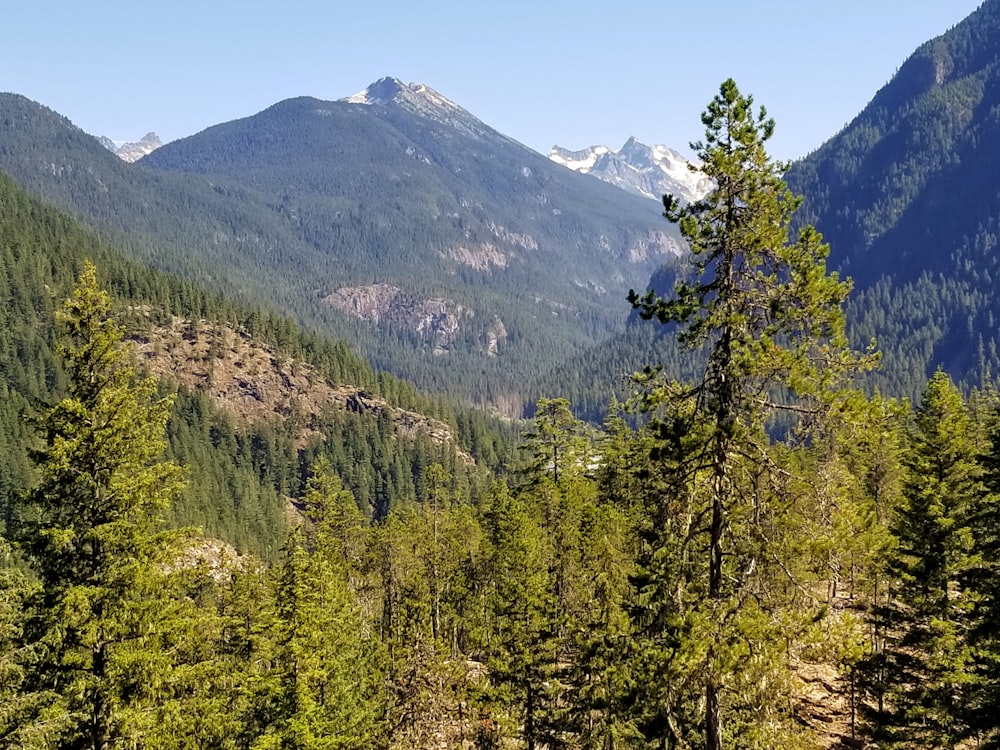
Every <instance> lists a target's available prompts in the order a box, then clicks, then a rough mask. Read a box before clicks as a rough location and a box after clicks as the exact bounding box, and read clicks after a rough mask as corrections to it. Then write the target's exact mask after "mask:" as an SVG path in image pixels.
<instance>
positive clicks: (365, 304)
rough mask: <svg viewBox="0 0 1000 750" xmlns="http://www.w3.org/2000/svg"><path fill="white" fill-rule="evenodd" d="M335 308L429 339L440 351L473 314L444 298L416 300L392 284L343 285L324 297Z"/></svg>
mask: <svg viewBox="0 0 1000 750" xmlns="http://www.w3.org/2000/svg"><path fill="white" fill-rule="evenodd" d="M324 301H325V302H326V303H327V304H328V305H330V307H332V308H334V309H335V310H339V311H340V312H342V313H345V314H347V315H352V316H354V317H356V318H361V320H365V321H368V322H369V323H374V324H375V325H388V326H390V327H394V328H399V329H402V330H405V331H408V332H410V333H413V334H416V335H417V336H420V337H421V338H424V339H426V340H427V341H429V342H430V343H431V344H432V345H433V347H434V351H435V352H436V353H438V354H444V353H446V352H447V351H448V350H449V349H450V347H451V346H452V344H454V342H455V340H456V338H457V337H458V333H459V330H460V329H461V325H462V322H463V320H465V319H466V318H470V317H472V316H473V315H474V313H473V311H472V310H469V309H467V308H465V307H463V306H462V305H460V304H458V303H457V302H453V301H451V300H447V299H442V298H430V299H417V298H415V297H412V296H411V295H409V294H407V293H406V292H404V291H403V290H402V289H400V288H399V287H395V286H391V285H389V284H371V285H369V286H353V287H341V288H340V289H337V290H336V291H334V292H333V293H332V294H330V295H328V296H327V297H325V298H324Z"/></svg>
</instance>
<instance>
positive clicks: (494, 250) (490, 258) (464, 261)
mask: <svg viewBox="0 0 1000 750" xmlns="http://www.w3.org/2000/svg"><path fill="white" fill-rule="evenodd" d="M442 254H443V255H444V257H446V258H449V259H450V260H453V261H455V262H456V263H459V264H461V265H463V266H469V267H470V268H474V269H476V270H477V271H489V270H491V269H493V268H497V269H504V268H506V267H507V256H506V255H504V254H503V252H501V250H500V248H498V247H497V246H496V245H494V244H493V243H491V242H481V243H479V244H478V245H469V246H466V245H460V246H458V247H453V248H451V249H450V250H448V252H446V253H442Z"/></svg>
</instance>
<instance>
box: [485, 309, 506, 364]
mask: <svg viewBox="0 0 1000 750" xmlns="http://www.w3.org/2000/svg"><path fill="white" fill-rule="evenodd" d="M505 343H507V326H505V325H504V324H503V321H502V320H500V318H497V319H496V321H494V323H493V325H492V326H490V330H489V331H488V332H487V334H486V352H487V354H490V355H493V356H496V355H497V354H499V353H500V350H501V348H502V347H503V345H504V344H505Z"/></svg>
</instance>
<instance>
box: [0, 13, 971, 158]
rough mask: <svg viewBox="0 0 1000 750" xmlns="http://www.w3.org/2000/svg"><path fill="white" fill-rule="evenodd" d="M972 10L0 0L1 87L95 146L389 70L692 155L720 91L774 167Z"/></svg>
mask: <svg viewBox="0 0 1000 750" xmlns="http://www.w3.org/2000/svg"><path fill="white" fill-rule="evenodd" d="M980 2H981V0H739V1H737V0H716V1H715V2H711V1H709V0H706V1H705V2H690V0H687V1H684V2H682V1H681V0H658V1H657V2H646V1H645V0H643V1H636V2H630V1H629V0H619V2H615V3H611V2H603V1H601V2H596V1H595V2H588V0H576V1H575V2H570V1H569V0H532V1H530V2H529V1H526V0H504V1H503V2H495V1H493V0H490V1H488V2H487V1H485V0H462V1H461V2H453V1H452V0H437V1H436V2H423V3H421V2H418V1H417V0H411V1H410V2H399V1H397V0H349V1H348V0H328V1H327V2H322V1H321V0H282V2H280V3H278V2H274V1H272V2H259V1H258V0H242V1H241V2H231V1H229V0H170V2H159V3H152V2H134V1H133V2H127V3H126V2H121V1H120V0H93V1H92V2H89V3H84V2H79V1H78V0H33V1H31V2H27V1H25V0H0V18H2V28H3V31H2V34H3V44H2V45H0V90H4V91H14V92H17V93H20V94H24V95H26V96H28V97H30V98H32V99H35V100H37V101H39V102H41V103H42V104H45V105H46V106H48V107H51V108H52V109H54V110H56V111H57V112H59V113H61V114H63V115H66V116H67V117H69V118H70V119H71V120H73V122H75V123H76V124H77V125H79V126H80V127H81V128H83V129H84V130H86V131H87V132H89V133H92V134H94V135H107V136H109V137H111V138H113V139H115V140H137V139H138V138H140V137H141V136H142V135H144V134H145V133H146V132H147V131H150V130H154V131H156V132H157V133H158V134H159V135H160V136H161V137H162V138H163V139H164V140H172V139H175V138H180V137H183V136H186V135H190V134H192V133H195V132H197V131H199V130H202V129H204V128H206V127H208V126H210V125H214V124H216V123H219V122H224V121H227V120H232V119H236V118H238V117H244V116H247V115H251V114H253V113H255V112H258V111H260V110H261V109H264V108H265V107H267V106H269V105H271V104H273V103H275V102H277V101H280V100H282V99H286V98H288V97H292V96H300V95H310V96H316V97H318V98H321V99H338V98H340V97H344V96H348V95H350V94H353V93H355V92H357V91H359V90H360V89H363V88H364V87H365V86H366V85H367V84H368V83H370V82H372V81H374V80H376V79H378V78H380V77H382V76H385V75H393V76H396V77H397V78H400V79H402V80H404V81H406V82H411V81H416V82H421V83H426V84H427V85H429V86H431V87H432V88H435V89H437V90H438V91H439V92H441V93H442V94H444V95H445V96H447V97H449V98H451V99H453V100H455V101H456V102H457V103H458V104H460V105H462V106H463V107H465V108H466V109H468V110H470V111H471V112H472V113H473V114H475V115H477V116H479V117H480V118H481V119H483V120H484V121H486V122H487V123H488V124H490V125H492V126H493V127H495V128H497V129H498V130H500V131H502V132H504V133H506V134H507V135H509V136H511V137H513V138H516V139H517V140H519V141H521V142H523V143H525V144H526V145H528V146H531V147H532V148H535V149H538V150H540V151H547V150H548V149H549V147H550V146H552V145H553V144H559V145H561V146H564V147H567V148H583V147H585V146H589V145H593V144H598V143H603V144H607V145H609V146H612V147H618V146H620V145H621V144H622V143H623V142H624V141H625V140H626V138H628V136H630V135H635V136H636V137H638V138H639V139H640V140H642V141H645V142H646V143H665V144H667V145H669V146H672V147H674V148H678V149H679V150H682V151H685V152H687V151H688V148H687V145H688V143H689V142H690V141H692V140H696V139H698V138H700V137H701V126H700V124H699V120H698V117H699V114H700V112H701V110H702V109H703V108H704V105H705V104H706V103H707V102H708V101H709V99H711V97H712V96H713V94H714V93H715V91H716V90H717V87H718V85H719V83H720V82H721V81H722V80H724V79H725V78H727V77H730V76H732V77H733V78H735V79H736V81H737V83H738V84H739V85H740V88H741V89H742V90H743V91H744V92H745V93H752V94H753V95H754V97H755V99H756V101H757V102H758V103H760V104H764V105H765V106H766V107H767V109H768V111H769V112H770V114H771V115H772V116H773V117H774V118H775V119H776V120H777V124H778V128H777V132H776V135H775V137H774V139H773V141H772V143H771V152H772V154H773V155H775V156H777V157H778V158H782V159H791V158H796V157H799V156H804V155H805V154H806V153H808V152H809V151H811V150H812V149H814V148H816V147H817V146H819V145H820V144H821V143H822V142H823V141H824V140H825V139H826V138H828V137H830V136H831V135H833V134H834V133H835V132H836V131H837V130H839V129H840V128H841V127H842V126H843V125H845V124H846V123H847V122H848V121H849V120H850V119H851V118H852V117H853V116H854V115H856V114H857V113H858V112H859V111H860V110H861V109H862V108H863V107H864V105H865V104H866V103H867V102H868V101H869V100H870V99H871V97H872V96H873V95H874V94H875V92H876V91H877V90H878V88H880V87H881V86H882V85H883V84H884V83H886V82H887V81H888V80H889V79H890V78H891V77H892V75H893V74H894V72H895V71H896V70H897V69H898V67H899V65H901V64H902V62H903V61H904V60H905V59H906V57H907V56H908V55H909V54H910V53H911V52H912V51H913V50H914V49H916V47H917V46H918V45H920V44H921V43H922V42H924V41H926V40H928V39H930V38H932V37H934V36H937V35H938V34H940V33H942V32H944V31H945V30H947V29H948V28H950V27H951V26H953V25H954V24H956V23H957V22H959V21H960V20H961V19H963V18H964V17H965V16H967V15H968V14H969V13H971V12H972V11H973V10H975V8H976V7H978V5H979V4H980Z"/></svg>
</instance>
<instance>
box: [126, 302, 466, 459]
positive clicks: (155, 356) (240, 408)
mask: <svg viewBox="0 0 1000 750" xmlns="http://www.w3.org/2000/svg"><path fill="white" fill-rule="evenodd" d="M134 340H135V344H136V350H137V353H138V356H139V359H140V362H141V363H142V364H143V366H144V367H145V369H146V370H147V371H148V372H150V373H151V374H153V375H155V376H156V377H157V378H159V379H161V380H164V381H167V382H172V383H176V384H179V385H182V386H184V387H186V388H189V389H191V390H197V391H201V392H204V393H207V394H209V396H211V398H212V400H213V401H214V402H215V403H216V404H217V405H218V406H219V407H221V408H222V409H223V410H225V411H227V412H229V413H230V414H232V415H233V416H235V417H236V418H237V419H239V420H241V421H243V422H246V423H248V424H257V423H261V422H265V421H267V420H269V419H295V420H297V423H298V424H299V434H298V442H299V444H300V446H301V445H305V444H306V443H307V442H308V441H309V440H310V439H313V438H316V437H320V438H321V437H322V434H321V433H320V432H319V431H318V430H317V429H316V428H315V426H314V425H315V423H316V421H317V420H316V417H318V416H319V415H321V414H322V413H323V412H324V411H326V410H327V409H331V408H333V409H343V410H349V411H353V412H356V413H361V414H370V415H372V416H373V417H376V418H377V417H378V416H379V415H381V414H383V413H387V414H388V415H389V417H390V418H391V419H392V421H393V424H394V425H395V430H396V433H397V434H399V435H404V436H413V435H416V434H418V433H419V434H423V435H426V436H427V437H429V438H430V439H431V440H432V441H434V442H435V443H438V444H439V445H445V444H453V443H454V442H455V436H454V435H453V434H452V431H451V428H450V427H449V426H448V425H446V424H445V423H444V422H441V421H439V420H436V419H431V418H430V417H426V416H424V415H423V414H419V413H417V412H414V411H408V410H406V409H401V408H399V407H395V406H392V405H390V404H388V403H387V402H386V401H385V400H383V399H381V398H378V397H377V396H374V395H372V394H370V393H368V392H367V391H365V390H364V389H362V388H358V387H356V386H350V385H333V384H331V383H330V382H329V381H327V380H326V379H325V378H324V377H323V376H322V375H320V374H319V373H318V372H316V371H315V370H314V369H313V368H312V367H310V366H309V365H307V364H305V363H303V362H299V361H296V360H293V359H290V358H287V357H281V356H279V355H278V354H276V353H275V352H274V351H273V350H272V349H270V348H269V347H267V346H263V345H261V344H258V343H256V342H254V341H253V340H252V339H251V338H250V337H249V336H247V335H246V334H243V333H241V332H238V331H235V330H233V329H232V328H229V327H227V326H217V325H213V324H210V323H208V322H206V321H198V322H194V321H187V320H182V319H180V318H174V319H173V320H172V321H171V322H170V323H168V324H166V325H161V326H155V327H152V328H150V329H148V330H147V331H145V332H144V333H143V334H142V335H141V336H137V337H136V338H135V339H134ZM458 454H459V457H460V458H461V460H462V461H464V462H466V463H467V464H468V465H472V464H473V463H475V462H474V460H473V458H472V456H470V455H468V454H467V453H464V452H463V451H461V450H459V451H458Z"/></svg>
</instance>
